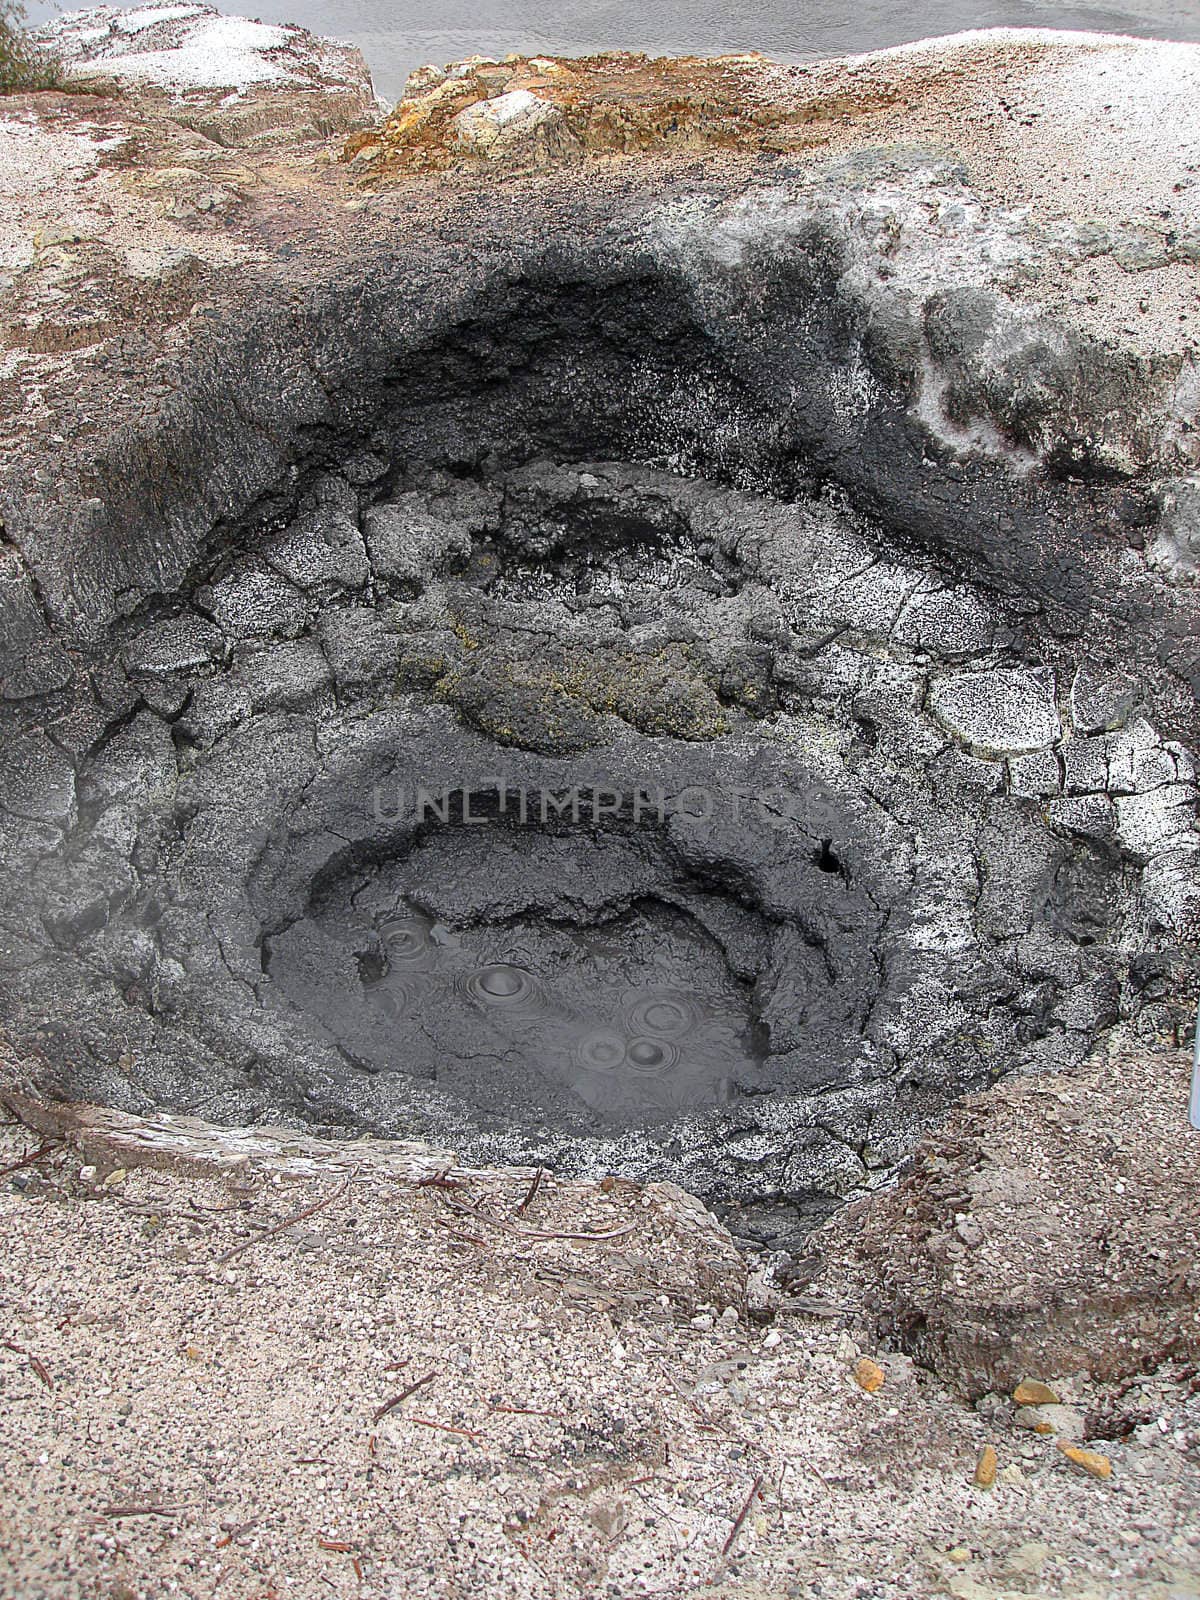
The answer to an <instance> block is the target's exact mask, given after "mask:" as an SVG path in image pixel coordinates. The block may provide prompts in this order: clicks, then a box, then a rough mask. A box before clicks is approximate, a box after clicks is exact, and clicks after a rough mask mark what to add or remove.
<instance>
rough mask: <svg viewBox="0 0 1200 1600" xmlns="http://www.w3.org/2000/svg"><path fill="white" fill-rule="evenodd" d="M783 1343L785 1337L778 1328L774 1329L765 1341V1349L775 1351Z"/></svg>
mask: <svg viewBox="0 0 1200 1600" xmlns="http://www.w3.org/2000/svg"><path fill="white" fill-rule="evenodd" d="M782 1343H783V1335H782V1334H781V1333H780V1332H779V1329H778V1328H772V1329H771V1331H770V1333H768V1334H767V1336H766V1337H765V1338H764V1339H763V1349H764V1350H774V1349H776V1348H777V1347H778V1346H779V1345H780V1344H782Z"/></svg>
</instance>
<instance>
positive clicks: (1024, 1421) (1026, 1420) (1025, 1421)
mask: <svg viewBox="0 0 1200 1600" xmlns="http://www.w3.org/2000/svg"><path fill="white" fill-rule="evenodd" d="M1013 1426H1014V1427H1017V1428H1027V1429H1028V1430H1029V1432H1030V1433H1053V1432H1054V1429H1053V1428H1052V1427H1051V1425H1050V1423H1049V1422H1047V1421H1046V1419H1045V1417H1044V1416H1043V1415H1042V1413H1041V1411H1040V1410H1039V1409H1038V1407H1037V1406H1021V1407H1020V1409H1019V1410H1018V1411H1017V1414H1016V1416H1015V1417H1014V1418H1013Z"/></svg>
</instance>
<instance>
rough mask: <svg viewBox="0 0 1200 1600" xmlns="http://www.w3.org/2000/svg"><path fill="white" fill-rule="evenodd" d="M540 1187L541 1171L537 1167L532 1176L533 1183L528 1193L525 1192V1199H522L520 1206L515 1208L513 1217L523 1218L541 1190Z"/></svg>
mask: <svg viewBox="0 0 1200 1600" xmlns="http://www.w3.org/2000/svg"><path fill="white" fill-rule="evenodd" d="M541 1186H542V1169H541V1167H538V1169H537V1170H536V1172H535V1173H534V1174H533V1182H532V1183H531V1184H530V1185H529V1189H528V1191H527V1193H526V1195H525V1198H524V1200H522V1201H521V1204H520V1205H519V1206H518V1207H517V1209H516V1212H515V1213H514V1215H516V1216H518V1217H521V1216H524V1214H525V1213H526V1212H527V1211H528V1210H529V1207H530V1206H531V1205H532V1203H533V1197H534V1195H535V1194H536V1193H537V1192H538V1190H539V1189H540V1188H541Z"/></svg>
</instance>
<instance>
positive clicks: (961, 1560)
mask: <svg viewBox="0 0 1200 1600" xmlns="http://www.w3.org/2000/svg"><path fill="white" fill-rule="evenodd" d="M946 1559H947V1561H953V1562H954V1565H955V1566H956V1567H962V1566H965V1565H966V1563H967V1562H968V1561H970V1559H971V1552H970V1551H969V1550H968V1549H967V1547H966V1545H962V1544H956V1545H955V1546H954V1549H953V1550H947V1551H946Z"/></svg>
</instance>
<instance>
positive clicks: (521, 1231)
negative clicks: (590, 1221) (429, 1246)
mask: <svg viewBox="0 0 1200 1600" xmlns="http://www.w3.org/2000/svg"><path fill="white" fill-rule="evenodd" d="M442 1198H443V1199H444V1200H445V1201H446V1204H447V1205H448V1206H449V1207H450V1209H451V1210H452V1211H457V1212H458V1213H459V1215H460V1216H467V1217H473V1218H474V1219H475V1221H476V1222H486V1223H487V1224H488V1225H489V1227H492V1228H499V1229H500V1230H501V1232H502V1233H515V1234H516V1235H517V1237H518V1238H519V1239H573V1240H574V1239H577V1240H580V1241H581V1242H583V1243H587V1244H594V1243H595V1242H596V1241H597V1240H601V1239H623V1238H624V1237H625V1235H626V1234H627V1233H632V1232H633V1231H634V1230H635V1228H636V1227H637V1223H636V1222H630V1223H627V1224H626V1226H625V1227H623V1228H609V1229H608V1230H607V1232H605V1233H571V1232H558V1231H557V1230H550V1229H546V1228H518V1227H517V1225H516V1223H515V1222H505V1220H504V1219H503V1218H502V1217H493V1216H491V1215H490V1214H489V1213H488V1212H486V1211H477V1210H475V1209H474V1208H473V1207H471V1206H464V1205H459V1204H458V1203H457V1202H456V1201H454V1200H451V1199H450V1198H449V1196H448V1195H443V1197H442Z"/></svg>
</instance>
